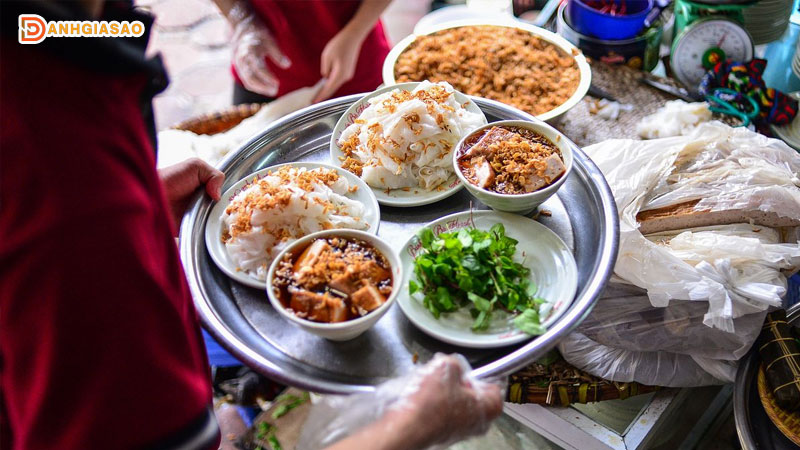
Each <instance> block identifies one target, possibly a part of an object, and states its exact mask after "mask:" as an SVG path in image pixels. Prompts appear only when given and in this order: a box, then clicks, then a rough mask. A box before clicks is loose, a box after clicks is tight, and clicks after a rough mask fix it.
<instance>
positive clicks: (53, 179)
mask: <svg viewBox="0 0 800 450" xmlns="http://www.w3.org/2000/svg"><path fill="white" fill-rule="evenodd" d="M2 54H3V60H4V63H3V64H2V68H0V74H1V76H0V79H1V80H2V114H0V121H1V123H2V129H1V131H0V133H1V134H0V136H1V137H2V140H1V142H0V149H1V150H0V236H2V238H0V286H1V288H0V361H1V365H0V401H1V402H2V405H0V406H2V408H0V416H2V417H0V426H2V427H3V429H2V430H0V434H2V435H3V436H2V442H0V447H2V448H8V449H27V450H35V449H53V448H59V449H69V448H75V449H92V448H98V449H111V448H115V449H116V448H132V447H137V448H138V447H141V446H144V445H150V444H153V443H157V442H159V440H163V439H164V438H165V437H168V436H171V435H174V434H175V433H178V432H179V431H180V430H182V429H185V427H186V426H187V424H190V423H192V422H193V421H196V420H197V418H198V417H199V416H201V415H203V414H207V411H208V406H209V403H210V396H211V388H210V384H209V375H208V365H207V361H206V356H205V350H204V347H203V345H202V341H201V336H200V331H199V327H198V324H197V317H196V313H195V311H194V308H193V305H192V302H191V297H190V294H189V292H188V287H187V285H186V281H185V277H184V274H183V272H182V267H181V264H180V261H179V258H178V254H177V248H176V245H175V242H174V239H173V237H172V230H171V224H170V219H169V214H168V213H167V208H166V203H165V200H164V194H163V192H162V188H161V184H160V182H159V180H158V177H157V173H156V170H155V154H154V151H153V148H152V146H151V144H150V140H149V138H148V131H147V127H146V126H145V123H144V121H143V119H142V115H141V104H140V102H141V101H142V91H143V88H144V86H145V85H146V82H147V77H146V76H144V75H143V74H141V73H132V74H127V75H119V74H114V75H110V74H98V73H95V72H94V71H89V70H86V69H82V68H81V67H79V66H77V65H71V64H70V63H67V62H65V61H64V60H62V59H59V58H56V57H53V56H52V55H50V54H49V53H47V52H44V51H41V50H37V49H36V46H22V45H18V44H16V43H15V42H13V41H9V40H4V41H3V43H2ZM147 100H148V101H149V99H147Z"/></svg>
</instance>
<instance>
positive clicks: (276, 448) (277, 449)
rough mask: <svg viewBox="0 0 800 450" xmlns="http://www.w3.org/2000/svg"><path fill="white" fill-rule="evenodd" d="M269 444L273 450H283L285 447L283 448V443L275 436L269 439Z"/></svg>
mask: <svg viewBox="0 0 800 450" xmlns="http://www.w3.org/2000/svg"><path fill="white" fill-rule="evenodd" d="M267 442H269V446H270V447H272V450H283V447H281V443H280V442H279V441H278V438H276V437H275V435H274V434H273V435H272V436H270V437H269V438H267Z"/></svg>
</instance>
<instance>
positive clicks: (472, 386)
mask: <svg viewBox="0 0 800 450" xmlns="http://www.w3.org/2000/svg"><path fill="white" fill-rule="evenodd" d="M503 383H504V381H503ZM499 384H500V383H497V382H495V383H490V382H488V381H482V380H478V379H476V378H474V377H473V376H471V375H470V366H469V363H468V362H467V360H466V359H465V358H464V357H463V356H461V355H452V356H446V355H443V354H436V355H435V356H434V357H433V359H432V360H431V361H430V362H428V363H427V364H425V365H424V366H419V367H417V368H415V369H414V370H413V371H412V372H410V373H408V374H406V375H404V376H402V377H399V378H395V379H392V380H390V381H387V382H386V383H383V384H381V385H380V386H378V387H377V389H376V390H375V391H374V392H370V393H363V394H354V395H350V396H335V395H329V396H324V397H323V398H322V399H321V400H320V401H319V402H317V403H315V404H314V406H313V407H312V409H311V413H310V414H309V417H308V419H307V420H306V423H305V424H304V426H303V434H302V435H301V436H300V441H299V443H298V445H297V449H298V450H311V449H314V450H316V449H321V448H325V447H327V446H329V445H332V444H334V443H336V442H338V441H340V440H342V439H344V438H346V437H347V436H350V435H352V434H354V433H355V432H357V431H358V430H359V429H361V428H363V427H365V426H368V425H370V424H379V425H380V426H381V427H382V428H380V429H376V430H370V431H374V432H375V433H376V434H383V432H385V431H386V429H387V427H394V426H401V425H400V423H405V424H406V425H408V423H407V422H406V421H405V420H398V421H387V420H383V419H385V418H386V417H387V415H388V414H390V413H395V417H397V414H398V413H399V414H401V415H410V416H412V417H416V418H417V419H416V420H415V421H413V424H414V425H412V426H413V427H414V428H415V429H414V430H408V429H404V430H403V435H404V436H408V441H407V443H408V445H409V446H413V448H428V449H440V448H445V447H447V446H448V445H449V444H452V443H454V442H457V441H460V440H462V439H465V438H467V437H470V436H476V435H480V434H483V433H485V432H486V430H488V428H489V425H490V424H491V422H492V420H494V418H495V417H496V416H498V415H499V414H500V412H501V411H502V398H503V391H504V389H505V386H504V385H503V386H502V387H501V388H499V389H498V385H499ZM406 417H407V416H406ZM420 434H421V435H423V436H424V437H422V438H420ZM412 436H415V437H412ZM412 439H420V442H424V444H422V445H417V444H416V443H415V444H411V442H414V441H413V440H412ZM426 445H427V447H426ZM409 448H411V447H409Z"/></svg>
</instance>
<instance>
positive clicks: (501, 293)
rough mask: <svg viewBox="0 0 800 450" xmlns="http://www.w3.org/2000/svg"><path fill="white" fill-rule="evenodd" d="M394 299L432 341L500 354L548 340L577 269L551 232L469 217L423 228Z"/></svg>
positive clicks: (512, 217) (513, 217)
mask: <svg viewBox="0 0 800 450" xmlns="http://www.w3.org/2000/svg"><path fill="white" fill-rule="evenodd" d="M400 259H401V262H402V263H403V265H404V269H405V270H404V271H403V272H404V273H405V279H404V280H403V286H404V288H405V289H403V290H402V291H401V294H400V296H399V297H398V299H397V302H398V304H399V305H400V308H401V309H402V311H403V313H404V314H405V315H406V317H408V319H409V320H410V321H411V322H412V323H413V324H414V325H416V326H417V327H418V328H420V329H421V330H422V331H424V332H425V333H427V334H428V335H430V336H433V337H434V338H437V339H439V340H442V341H444V342H447V343H450V344H454V345H459V346H463V347H473V348H489V347H501V346H505V345H511V344H516V343H519V342H522V341H525V340H528V339H530V338H532V337H534V336H537V335H540V334H543V333H544V332H545V331H546V330H547V327H548V326H549V325H550V324H552V323H554V322H555V321H556V320H557V319H558V318H559V317H560V316H561V314H563V313H564V312H565V311H566V310H567V309H569V306H570V304H571V303H572V300H573V299H574V297H575V292H576V291H577V286H578V269H577V266H576V264H575V259H574V257H573V256H572V252H571V251H570V249H569V247H567V245H566V244H565V243H564V241H562V240H561V238H559V237H558V235H556V234H555V233H554V232H553V231H551V230H550V229H549V228H547V227H546V226H544V225H542V224H540V223H539V222H537V221H535V220H533V219H531V218H529V217H525V216H521V215H517V214H509V213H501V212H496V211H465V212H461V213H456V214H452V215H449V216H446V217H443V218H441V219H439V220H436V221H434V222H431V223H429V224H428V225H426V226H425V227H423V228H421V229H420V230H419V231H418V232H417V233H416V234H415V235H414V236H413V237H412V238H411V239H409V241H408V242H406V244H405V245H404V246H403V247H402V248H401V252H400Z"/></svg>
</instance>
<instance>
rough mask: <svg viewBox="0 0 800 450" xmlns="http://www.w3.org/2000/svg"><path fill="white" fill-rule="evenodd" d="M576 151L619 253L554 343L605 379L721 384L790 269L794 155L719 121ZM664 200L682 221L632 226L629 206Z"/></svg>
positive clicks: (798, 222)
mask: <svg viewBox="0 0 800 450" xmlns="http://www.w3.org/2000/svg"><path fill="white" fill-rule="evenodd" d="M585 151H586V153H587V154H588V155H589V156H590V157H591V158H592V159H593V160H594V162H595V163H596V164H597V165H598V167H599V168H600V169H601V170H602V171H603V174H604V175H605V177H606V179H607V180H608V183H609V185H610V186H611V189H612V191H613V193H614V197H615V200H616V203H617V208H618V210H619V215H620V247H619V256H618V260H617V263H616V266H615V269H614V276H613V278H612V282H611V284H610V287H609V288H608V289H607V290H606V291H605V292H604V294H603V297H602V298H601V299H600V300H599V301H598V303H597V304H596V305H595V307H594V309H593V311H592V312H591V314H590V315H589V317H588V318H587V319H586V320H585V321H584V322H583V323H582V324H581V325H580V326H579V327H578V329H577V330H576V332H574V333H573V334H571V335H569V336H568V337H567V338H566V339H565V340H563V341H562V342H561V343H560V344H559V350H560V351H561V353H562V355H563V356H564V358H565V359H566V360H567V361H568V362H570V363H571V364H573V365H574V366H576V367H578V368H581V369H583V370H586V371H588V372H589V373H591V374H593V375H596V376H599V377H602V378H605V379H607V380H611V381H617V382H631V381H636V382H639V383H643V384H647V385H658V386H670V387H689V386H702V385H709V384H720V383H725V382H732V381H733V379H734V375H735V370H736V361H737V360H738V359H739V358H741V357H742V356H744V355H745V354H746V353H747V352H748V350H749V349H750V347H751V346H752V345H753V343H754V342H755V339H756V337H757V336H758V334H759V331H760V329H761V325H762V323H763V321H764V317H765V315H766V313H767V311H768V310H769V309H774V308H779V307H781V306H782V301H783V299H782V297H783V296H785V294H786V277H787V276H789V275H791V274H792V273H793V272H795V271H797V269H798V268H800V245H798V244H799V242H798V238H799V237H800V233H798V230H800V228H798V226H800V178H799V177H798V175H799V174H800V154H798V153H796V152H795V151H794V150H792V149H791V148H789V147H788V146H787V145H786V144H784V143H783V142H781V141H778V140H774V139H768V138H766V137H764V136H762V135H759V134H757V133H754V132H752V131H749V130H747V129H744V128H731V127H729V126H727V125H724V124H722V123H719V122H709V123H704V124H701V125H700V126H698V127H697V128H694V129H693V130H691V131H689V132H688V134H687V135H685V136H676V137H669V138H663V139H654V140H650V141H635V140H622V139H615V140H609V141H605V142H602V143H599V144H595V145H592V146H590V147H588V148H586V149H585ZM675 205H689V206H688V208H689V209H690V211H689V212H688V213H687V212H686V211H685V209H686V208H684V210H683V211H682V212H681V213H680V214H679V213H677V212H676V213H675V214H676V216H675V218H670V221H665V222H664V223H669V224H671V225H672V226H673V227H674V225H675V224H676V223H677V224H680V223H684V224H686V225H687V226H686V227H685V228H684V227H680V228H677V227H675V228H676V229H665V230H656V231H653V230H652V227H650V228H651V230H650V234H648V235H643V234H642V233H641V231H640V228H641V224H640V223H639V222H638V221H637V215H639V214H640V212H642V211H648V210H649V211H653V210H659V209H662V210H664V208H666V211H669V208H671V207H675ZM676 211H677V210H676ZM641 218H642V216H640V220H641ZM708 219H711V222H716V223H709V220H708ZM737 219H738V220H737ZM698 223H701V224H704V225H705V226H703V227H700V228H689V227H691V226H696V225H697V224H698ZM768 225H773V227H770V226H768ZM792 225H793V226H792Z"/></svg>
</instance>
